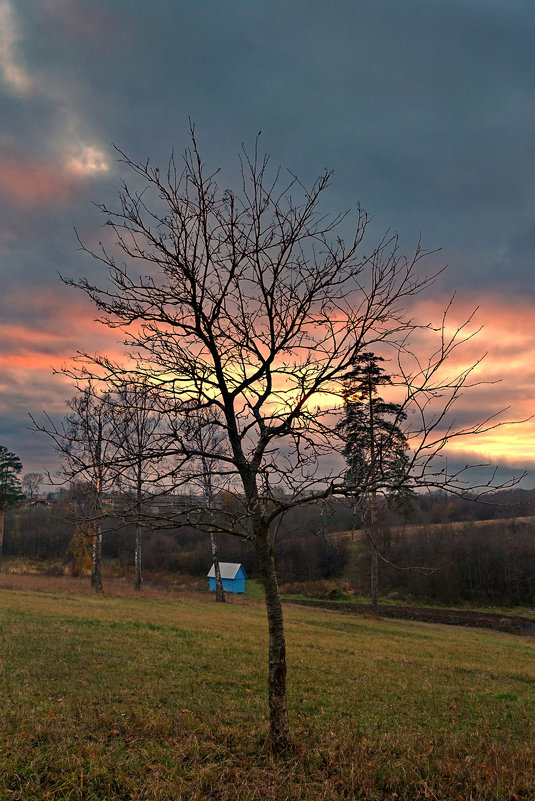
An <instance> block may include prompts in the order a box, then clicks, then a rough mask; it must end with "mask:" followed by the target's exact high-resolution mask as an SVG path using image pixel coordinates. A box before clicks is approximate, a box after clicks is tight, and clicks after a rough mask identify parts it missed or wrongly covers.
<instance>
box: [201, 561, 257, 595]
mask: <svg viewBox="0 0 535 801" xmlns="http://www.w3.org/2000/svg"><path fill="white" fill-rule="evenodd" d="M219 570H220V572H221V582H222V584H223V589H224V590H225V592H236V593H238V592H245V579H246V578H247V574H246V572H245V570H244V569H243V566H242V565H240V564H239V563H238V562H220V563H219ZM207 576H208V589H209V590H210V592H215V565H212V567H211V568H210V572H209V573H207Z"/></svg>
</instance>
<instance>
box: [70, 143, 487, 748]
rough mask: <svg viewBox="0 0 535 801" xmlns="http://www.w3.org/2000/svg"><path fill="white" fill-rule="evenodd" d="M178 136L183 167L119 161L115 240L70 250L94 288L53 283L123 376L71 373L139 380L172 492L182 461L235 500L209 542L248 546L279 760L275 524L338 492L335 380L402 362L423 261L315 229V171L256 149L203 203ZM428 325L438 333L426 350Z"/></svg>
mask: <svg viewBox="0 0 535 801" xmlns="http://www.w3.org/2000/svg"><path fill="white" fill-rule="evenodd" d="M191 134H192V146H191V149H190V150H188V151H186V153H185V156H184V160H183V163H182V165H179V164H178V163H177V162H176V161H175V159H174V158H172V159H171V161H170V163H169V166H168V169H167V171H165V172H164V173H162V172H160V170H159V169H158V168H156V167H152V165H151V164H150V163H149V162H146V163H136V162H134V161H132V160H131V159H129V158H128V157H127V156H125V155H124V154H121V158H122V162H123V163H124V164H125V165H126V166H127V168H129V170H130V171H131V172H132V176H133V181H134V188H130V187H129V186H128V185H127V184H123V187H122V191H121V193H120V203H119V205H118V207H117V209H115V210H114V209H111V208H108V207H107V206H105V205H102V206H101V207H100V209H101V211H102V213H103V214H104V215H105V217H106V221H107V222H106V224H107V226H108V227H109V228H110V229H111V231H112V232H114V234H115V237H116V244H115V245H110V246H109V247H108V246H105V245H102V246H101V247H100V249H97V250H91V249H88V248H85V247H84V250H86V252H87V253H89V254H90V255H91V256H93V257H94V258H96V259H98V260H99V261H100V262H103V263H104V265H106V267H107V268H108V270H109V274H108V280H107V283H106V284H103V286H102V287H100V286H99V285H96V284H93V283H92V282H90V281H89V280H87V279H82V280H80V281H74V280H73V279H66V280H67V283H69V284H71V285H73V286H77V287H79V288H80V289H81V290H83V291H84V292H85V293H86V294H87V295H88V296H89V297H90V298H91V300H92V301H93V302H94V303H95V304H96V307H97V309H98V310H99V313H100V319H101V321H102V322H103V323H104V324H105V325H108V326H110V327H112V328H114V329H118V330H120V331H121V334H122V336H123V338H124V339H125V340H126V342H127V345H128V347H129V354H130V362H129V364H130V366H129V367H128V368H126V367H122V365H121V364H118V363H115V362H112V360H110V359H108V358H106V357H90V356H88V355H86V356H85V357H84V364H85V369H86V370H87V371H89V372H90V373H92V374H94V375H95V376H99V378H100V379H102V380H106V378H108V377H109V378H110V379H112V380H116V377H117V376H118V375H120V374H121V373H122V372H123V373H125V372H128V375H129V376H130V378H131V379H132V378H134V377H135V376H136V375H137V376H138V380H140V381H145V380H147V378H148V380H150V382H151V384H152V385H153V387H154V388H155V392H156V393H157V394H158V396H159V397H160V398H161V402H162V404H164V405H165V407H166V408H167V410H171V412H172V415H173V416H174V420H175V421H176V423H175V429H174V431H173V437H172V438H170V441H169V446H168V451H167V456H169V457H172V458H174V459H175V460H176V463H177V465H176V480H175V481H176V486H177V487H178V486H181V482H184V481H185V479H184V478H183V476H184V475H185V473H188V470H189V474H188V480H191V477H192V476H191V468H192V466H193V465H194V464H198V465H200V468H199V472H198V476H199V477H200V476H201V474H202V462H203V460H210V463H211V464H213V465H215V466H217V475H218V482H219V485H220V486H221V487H222V488H224V489H225V490H229V491H230V492H232V493H234V494H235V495H238V496H239V497H240V498H241V499H242V502H241V504H240V506H241V508H242V510H243V511H242V513H241V514H235V515H233V514H232V513H231V512H230V511H229V512H227V514H226V517H225V516H223V515H221V514H219V513H218V512H217V510H214V519H215V520H217V521H218V522H217V528H218V530H227V531H230V532H231V533H233V534H238V535H239V536H242V537H246V538H248V539H249V540H250V541H251V543H252V544H253V545H254V547H255V549H256V553H257V556H258V563H259V567H260V571H261V576H262V582H263V586H264V591H265V599H266V609H267V619H268V630H269V659H268V697H269V710H270V736H271V745H272V748H273V750H274V751H275V752H278V751H282V750H284V749H286V748H288V747H290V745H291V737H290V725H289V720H288V712H287V702H286V641H285V634H284V625H283V614H282V606H281V601H280V596H279V589H278V583H277V575H276V571H275V564H274V549H275V547H276V542H275V539H276V529H277V526H276V523H277V520H278V518H279V517H280V516H281V515H282V514H283V513H284V512H285V511H286V510H288V509H290V508H292V507H293V506H296V505H299V504H301V503H304V502H305V501H306V502H310V501H311V500H320V499H323V498H326V497H329V495H331V494H333V493H334V492H345V487H344V484H343V481H342V473H343V468H342V465H336V466H334V467H333V460H332V451H333V439H334V437H335V435H334V434H333V428H334V423H335V414H334V411H333V410H335V407H336V406H337V405H338V404H339V401H338V399H339V398H340V397H341V391H342V378H343V376H344V375H345V374H346V373H347V371H348V369H350V367H351V365H352V364H353V363H354V362H355V359H356V357H357V356H358V354H359V353H360V352H361V351H363V350H372V351H374V352H375V351H376V350H377V349H378V348H379V349H380V348H381V347H384V348H386V347H389V348H391V349H392V350H393V352H394V353H399V354H400V357H401V355H403V354H405V355H408V354H410V339H409V336H410V334H411V333H412V332H414V331H416V330H418V331H420V330H421V329H422V328H426V327H427V329H428V330H429V331H431V328H430V327H429V326H418V325H417V324H416V323H415V322H414V320H413V317H412V314H411V311H410V309H409V308H408V306H410V302H411V301H412V299H413V298H414V296H416V295H417V294H418V293H420V292H422V291H423V290H424V289H426V288H428V287H429V286H430V285H431V284H432V283H433V280H434V276H432V275H431V276H426V275H422V274H420V273H419V272H418V269H419V265H420V262H421V261H422V259H423V258H424V257H425V256H426V252H425V251H423V250H422V249H421V247H420V245H418V246H417V247H416V249H415V251H414V252H413V253H412V255H410V256H408V257H406V256H403V255H401V253H400V251H399V249H398V240H397V237H396V236H390V235H387V236H385V238H383V239H382V240H381V241H380V242H379V243H378V244H377V245H375V246H372V247H371V248H370V247H369V246H366V255H363V254H362V252H361V251H362V249H363V248H364V247H365V245H364V244H363V240H364V236H365V233H366V229H367V225H368V218H367V216H366V214H365V213H363V212H362V211H361V210H360V208H357V209H356V212H355V214H354V215H340V216H337V217H335V218H329V217H328V216H326V215H325V214H324V213H323V212H322V211H321V208H320V202H321V199H322V196H323V194H324V192H325V190H326V189H327V186H328V184H329V178H330V175H329V173H327V172H325V173H324V174H323V175H321V176H320V177H319V178H318V180H317V181H316V183H315V184H314V185H313V186H311V187H310V188H307V187H305V186H304V185H303V184H301V183H300V181H299V180H298V179H297V178H296V177H295V176H294V175H292V174H289V173H288V174H287V173H283V172H282V171H280V170H274V171H271V169H270V166H269V162H268V159H267V157H260V156H259V155H258V151H257V149H256V148H255V150H254V153H253V155H252V156H249V155H248V154H247V152H246V151H245V150H244V151H243V153H242V157H241V167H242V177H241V185H240V188H239V191H238V192H237V193H234V192H232V191H231V190H229V189H226V190H225V191H220V190H219V189H218V187H217V184H216V174H215V173H210V172H207V171H206V168H205V166H204V164H203V162H202V159H201V157H200V155H199V151H198V149H197V144H196V141H195V136H194V132H193V131H192V132H191ZM136 187H137V188H136ZM342 231H345V232H346V234H348V236H346V239H345V240H344V239H343V238H342ZM108 241H109V240H108ZM82 247H83V246H82ZM119 255H120V258H118V257H119ZM136 264H140V265H141V266H142V270H143V273H142V274H141V275H139V274H138V272H137V271H136V269H135V266H136ZM445 330H446V329H445V328H444V329H442V328H441V327H440V326H439V328H438V336H439V338H440V337H441V335H442V334H441V332H442V331H445ZM457 344H458V342H456V345H457ZM451 347H453V345H452V346H451ZM451 347H448V343H447V342H446V341H445V340H444V339H442V342H441V344H440V345H439V351H440V353H441V356H440V354H439V356H438V357H437V359H436V360H435V361H434V362H433V361H431V362H428V363H427V365H428V366H427V367H425V365H423V364H422V362H420V373H421V376H420V377H421V380H420V389H421V391H422V392H424V391H427V392H428V393H430V394H432V391H433V386H434V384H433V376H435V377H436V370H434V366H435V365H436V364H437V363H438V362H439V361H440V359H441V358H442V359H444V358H447V356H448V355H449V354H450V353H451ZM133 361H134V362H135V363H136V364H137V367H136V369H134V370H132V368H131V364H132V362H133ZM468 377H469V376H468V374H464V375H462V376H461V377H459V378H458V379H457V382H455V381H454V382H453V383H452V382H451V381H446V380H445V379H441V382H439V383H441V390H440V391H441V392H442V394H443V395H444V394H445V393H446V391H447V388H448V387H453V389H452V390H451V393H452V402H453V401H454V400H455V398H456V397H458V395H459V394H460V392H461V389H462V387H463V385H464V384H466V382H467V380H468ZM410 391H411V392H413V389H411V390H410ZM437 392H438V390H437ZM413 394H414V393H413ZM422 397H423V396H422ZM413 400H414V398H413ZM425 408H426V402H424V403H423V408H422V412H425ZM200 411H203V412H215V414H217V415H218V419H220V420H221V430H222V432H223V434H224V439H225V447H224V448H221V447H220V443H218V444H217V445H216V446H215V447H214V443H210V442H205V443H203V444H202V445H199V444H194V443H192V442H191V438H190V436H189V431H188V426H187V425H184V421H185V420H186V421H187V420H188V417H190V416H192V415H196V414H198V413H199V412H200ZM424 416H425V415H424ZM442 419H443V420H444V418H442ZM439 427H440V421H438V420H435V419H433V420H432V422H431V423H430V424H429V425H427V424H424V425H423V426H421V427H420V428H421V430H420V436H419V439H418V441H416V439H414V440H413V441H414V442H415V443H416V448H417V451H418V454H419V458H420V460H421V461H420V462H419V463H418V464H420V465H421V468H422V469H421V471H420V478H421V479H422V480H423V475H424V472H425V470H424V468H425V467H427V472H428V473H431V474H432V477H431V481H432V482H435V481H436V482H437V483H438V482H440V481H441V480H442V481H444V480H446V481H449V482H450V483H454V480H453V479H454V477H452V476H449V475H448V473H447V469H445V468H444V467H443V466H439V467H437V468H436V469H434V471H433V470H431V469H430V468H431V467H432V466H434V462H433V459H432V458H431V455H432V451H433V449H434V453H436V452H438V451H440V450H441V448H442V447H443V446H444V443H445V441H447V437H448V435H453V434H455V435H456V436H457V435H459V434H460V432H459V430H458V429H453V428H449V429H447V428H446V430H443V431H442V432H441V433H440V434H439V433H438V432H439ZM481 430H484V426H479V427H477V426H472V427H471V428H469V429H468V430H467V431H466V432H465V433H478V431H481ZM433 435H436V436H433ZM432 442H433V444H432ZM335 444H336V443H335ZM422 459H423V462H422ZM414 467H415V468H416V467H417V459H416V458H415V460H414ZM186 468H187V469H186ZM457 478H458V479H459V478H460V477H459V475H458V476H457ZM192 511H193V510H192Z"/></svg>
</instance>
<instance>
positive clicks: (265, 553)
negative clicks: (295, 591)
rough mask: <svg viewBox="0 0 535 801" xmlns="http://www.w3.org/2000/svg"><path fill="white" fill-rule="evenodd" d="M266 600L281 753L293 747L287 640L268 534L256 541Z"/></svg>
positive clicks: (275, 738)
mask: <svg viewBox="0 0 535 801" xmlns="http://www.w3.org/2000/svg"><path fill="white" fill-rule="evenodd" d="M255 544H256V550H257V554H258V561H259V565H260V570H261V574H262V584H263V586H264V592H265V598H266V610H267V619H268V630H269V669H268V700H269V728H270V740H271V749H272V751H273V752H274V753H276V754H278V753H281V752H283V751H287V750H288V749H290V748H291V746H292V741H291V736H290V722H289V719H288V703H287V700H286V640H285V636H284V624H283V617H282V604H281V600H280V594H279V587H278V582H277V574H276V572H275V562H274V559H273V552H272V549H271V546H270V544H269V541H268V537H267V532H266V533H265V534H262V535H260V536H259V537H257V538H256V543H255Z"/></svg>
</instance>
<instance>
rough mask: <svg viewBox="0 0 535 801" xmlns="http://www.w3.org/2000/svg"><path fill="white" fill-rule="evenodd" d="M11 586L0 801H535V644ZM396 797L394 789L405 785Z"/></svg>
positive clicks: (290, 612) (0, 644)
mask: <svg viewBox="0 0 535 801" xmlns="http://www.w3.org/2000/svg"><path fill="white" fill-rule="evenodd" d="M285 614H286V631H287V638H288V662H289V675H288V680H289V702H290V709H291V717H292V723H293V730H294V735H295V741H296V752H295V753H294V754H292V755H291V756H290V757H289V758H288V759H286V760H283V761H282V762H279V763H274V762H272V761H271V758H270V756H269V753H268V750H267V748H266V743H265V736H266V731H267V698H266V689H265V673H266V664H265V662H266V648H267V636H266V622H265V611H264V609H263V607H262V605H257V604H254V605H246V604H243V603H230V604H215V603H214V602H213V599H211V598H210V599H209V600H207V601H206V602H202V601H155V600H149V599H131V598H107V597H106V598H97V597H92V596H83V595H64V594H62V593H60V592H55V593H46V592H39V593H34V592H30V591H9V590H0V799H2V801H4V799H6V800H7V799H17V800H18V799H20V800H21V801H22V800H24V801H25V800H26V799H41V798H43V799H44V798H49V799H55V800H56V801H60V799H61V801H63V799H83V800H84V801H86V799H87V800H92V799H94V800H95V801H96V799H99V801H102V800H103V799H108V801H110V800H111V799H130V798H133V799H136V800H137V799H158V800H159V799H180V798H184V799H192V801H194V800H196V799H201V798H203V799H204V798H217V799H244V801H245V799H255V798H256V799H281V800H282V799H312V800H314V799H339V798H346V797H347V798H354V797H355V798H363V799H395V798H397V799H406V800H407V801H409V799H410V801H413V800H414V799H424V798H438V799H441V801H442V799H450V798H452V799H455V801H458V799H459V798H461V799H465V800H466V801H468V799H470V798H472V799H478V801H479V799H508V801H511V799H513V800H514V799H515V797H516V798H522V799H526V800H527V799H533V798H534V797H535V779H534V771H533V768H534V764H533V763H534V756H533V747H532V744H533V735H534V730H533V729H534V724H533V720H534V717H535V664H534V659H533V658H534V655H535V654H534V647H535V646H534V644H533V643H532V642H530V641H528V640H526V639H522V638H515V637H513V636H509V635H498V634H495V633H490V632H479V631H478V632H474V631H473V630H472V631H465V630H461V629H456V628H451V627H450V628H448V627H441V626H430V625H425V624H418V623H409V622H399V623H398V622H393V621H380V620H372V619H366V618H355V619H353V618H349V617H346V616H340V615H337V614H335V613H331V612H323V611H320V610H315V609H314V610H310V609H299V608H292V607H288V608H287V609H286V611H285ZM396 794H397V795H396Z"/></svg>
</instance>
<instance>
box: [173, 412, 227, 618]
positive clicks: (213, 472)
mask: <svg viewBox="0 0 535 801" xmlns="http://www.w3.org/2000/svg"><path fill="white" fill-rule="evenodd" d="M185 424H186V427H187V432H188V434H187V436H188V437H189V440H190V443H191V447H192V448H193V449H195V450H196V451H197V452H198V453H200V456H199V457H198V459H197V460H194V461H193V463H192V468H193V470H192V473H193V476H192V480H193V483H195V479H197V483H199V485H200V488H201V490H202V493H203V496H204V502H205V505H206V509H207V513H208V526H209V535H210V547H211V551H212V561H213V565H214V574H215V597H216V601H217V602H218V603H225V590H224V589H223V580H222V578H221V568H220V566H219V545H218V539H217V537H218V535H217V532H215V531H214V527H215V520H214V510H215V509H216V507H219V504H218V503H217V500H216V494H217V490H218V486H217V484H218V482H217V476H218V473H219V465H218V462H217V461H216V460H214V459H212V458H210V457H209V456H207V454H209V453H212V454H213V453H219V454H220V455H223V453H224V447H225V444H226V442H227V435H226V430H225V423H224V421H223V419H222V417H221V414H220V413H219V412H218V410H217V409H213V408H211V409H206V408H202V409H199V410H197V411H195V412H192V413H190V414H189V415H188V416H187V418H186V420H185ZM171 429H173V426H171ZM181 441H182V442H184V432H182V433H181ZM196 462H198V463H200V464H198V465H197V464H196Z"/></svg>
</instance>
